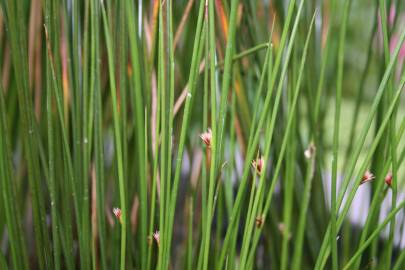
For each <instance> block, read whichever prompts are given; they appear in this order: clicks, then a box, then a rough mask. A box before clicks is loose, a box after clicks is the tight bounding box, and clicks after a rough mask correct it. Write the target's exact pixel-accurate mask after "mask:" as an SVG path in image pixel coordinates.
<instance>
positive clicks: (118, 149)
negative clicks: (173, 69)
mask: <svg viewBox="0 0 405 270" xmlns="http://www.w3.org/2000/svg"><path fill="white" fill-rule="evenodd" d="M103 5H104V4H103V2H102V3H101V13H102V18H103V25H104V35H105V41H106V46H107V56H108V71H109V82H110V90H111V91H110V93H111V98H112V106H113V121H114V140H115V148H116V149H115V150H116V157H117V170H118V185H119V194H120V207H121V211H122V215H121V219H122V222H121V255H120V269H121V270H125V269H126V266H125V265H126V264H125V263H126V257H125V256H126V238H127V237H126V227H127V208H126V200H125V183H124V181H125V180H124V171H123V160H122V144H121V131H120V130H121V129H120V120H119V112H118V106H117V89H116V85H115V75H114V73H115V70H114V60H113V52H112V46H111V36H110V30H109V26H108V21H107V15H106V12H105V9H104V6H103Z"/></svg>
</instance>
